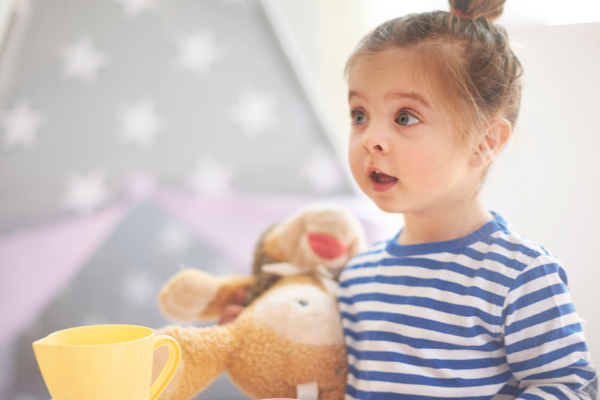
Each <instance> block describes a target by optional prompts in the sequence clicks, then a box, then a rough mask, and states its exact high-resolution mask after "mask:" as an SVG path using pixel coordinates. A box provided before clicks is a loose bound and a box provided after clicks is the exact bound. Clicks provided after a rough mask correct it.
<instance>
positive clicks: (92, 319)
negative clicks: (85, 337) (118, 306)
mask: <svg viewBox="0 0 600 400" xmlns="http://www.w3.org/2000/svg"><path fill="white" fill-rule="evenodd" d="M106 324H110V319H109V318H108V317H107V316H105V315H102V314H99V313H90V312H86V313H85V316H84V317H83V319H82V321H81V326H85V325H106Z"/></svg>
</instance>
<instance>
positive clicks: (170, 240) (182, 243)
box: [159, 223, 192, 254]
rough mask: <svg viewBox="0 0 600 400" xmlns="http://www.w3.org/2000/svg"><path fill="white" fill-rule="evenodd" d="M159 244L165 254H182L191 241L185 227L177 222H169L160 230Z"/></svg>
mask: <svg viewBox="0 0 600 400" xmlns="http://www.w3.org/2000/svg"><path fill="white" fill-rule="evenodd" d="M159 244H160V247H161V248H162V249H163V250H164V252H165V253H167V254H182V253H184V252H185V251H186V250H187V249H189V248H190V246H191V244H192V243H191V240H190V235H189V234H188V232H187V231H186V230H185V229H183V228H182V227H181V226H180V225H178V224H175V223H169V224H167V225H166V226H165V227H164V228H163V230H162V231H161V232H160V236H159Z"/></svg>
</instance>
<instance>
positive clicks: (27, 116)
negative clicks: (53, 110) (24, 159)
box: [0, 101, 45, 149]
mask: <svg viewBox="0 0 600 400" xmlns="http://www.w3.org/2000/svg"><path fill="white" fill-rule="evenodd" d="M44 120H45V117H44V115H43V114H42V113H40V112H35V111H33V110H32V109H31V106H30V105H29V102H28V101H21V102H20V103H18V104H17V105H16V106H15V107H14V108H13V109H12V110H11V111H7V112H5V113H4V114H3V115H0V126H2V127H3V128H4V130H5V131H6V135H5V136H4V144H5V146H6V147H8V148H9V149H10V148H13V147H16V146H22V147H24V148H26V149H30V148H32V147H33V146H34V145H35V144H36V143H37V136H36V131H37V130H38V129H39V128H40V127H41V126H42V125H43V124H44Z"/></svg>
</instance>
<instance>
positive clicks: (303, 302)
mask: <svg viewBox="0 0 600 400" xmlns="http://www.w3.org/2000/svg"><path fill="white" fill-rule="evenodd" d="M298 304H300V305H301V306H302V307H306V306H307V305H308V301H306V300H298Z"/></svg>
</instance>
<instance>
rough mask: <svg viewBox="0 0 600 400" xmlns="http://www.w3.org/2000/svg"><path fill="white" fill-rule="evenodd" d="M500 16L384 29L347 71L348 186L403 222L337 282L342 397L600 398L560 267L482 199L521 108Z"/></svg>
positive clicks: (427, 16)
mask: <svg viewBox="0 0 600 400" xmlns="http://www.w3.org/2000/svg"><path fill="white" fill-rule="evenodd" d="M503 4H504V0H450V6H451V10H452V11H451V12H449V13H448V12H444V11H434V12H428V13H422V14H411V15H407V16H405V17H401V18H397V19H394V20H391V21H388V22H386V23H384V24H382V25H381V26H379V27H377V28H376V29H375V30H374V31H373V32H371V33H369V34H368V35H367V36H366V37H365V38H364V39H363V40H362V42H361V43H360V44H359V46H358V48H357V50H356V51H355V53H354V54H353V55H352V56H351V57H350V59H349V61H348V64H347V75H348V86H349V105H350V110H351V117H352V129H351V133H350V147H349V159H350V166H351V169H352V173H353V176H354V178H355V179H356V181H357V183H358V184H359V186H360V187H361V189H362V190H363V191H364V192H365V193H366V194H367V195H368V196H369V197H370V198H371V199H372V200H373V201H374V202H375V203H376V204H377V206H379V207H380V208H381V209H382V210H384V211H387V212H396V213H402V214H403V215H404V219H405V226H404V228H403V229H402V230H401V231H400V232H399V233H398V234H397V235H396V236H394V237H393V238H391V239H390V240H388V241H386V242H381V243H378V244H375V245H374V246H373V247H372V248H371V249H369V250H368V251H367V252H365V253H363V254H360V255H358V256H356V257H355V258H354V259H353V260H352V261H351V262H350V264H349V265H348V266H347V267H346V268H345V269H344V271H343V272H342V274H341V276H340V291H339V304H340V310H341V313H342V318H343V323H344V333H345V336H346V343H347V350H348V364H349V374H348V386H347V395H346V398H347V399H377V400H381V399H467V398H468V399H514V398H517V397H518V398H522V399H556V398H558V399H574V398H583V399H595V398H596V395H597V394H596V392H597V376H596V369H595V368H594V366H593V365H592V364H590V355H589V352H588V349H587V346H586V343H585V340H584V337H583V333H582V330H581V326H580V324H579V318H578V316H577V313H576V312H575V309H574V307H573V304H572V302H571V298H570V296H569V293H568V287H567V278H566V275H565V271H564V269H563V267H562V264H561V262H560V261H559V260H558V259H557V258H556V257H555V256H554V255H553V254H552V253H550V252H549V251H547V250H546V249H544V248H543V247H542V246H540V245H538V244H536V243H534V242H532V241H530V240H527V239H525V238H523V237H521V236H520V235H519V234H517V233H516V232H514V231H512V230H511V228H510V226H509V225H508V223H507V222H506V221H505V220H504V219H503V218H502V216H501V215H500V214H498V213H496V212H493V211H489V210H488V209H487V208H486V207H485V206H484V205H483V204H482V201H481V199H480V197H479V192H480V188H481V185H482V183H483V181H484V178H485V176H486V173H487V170H488V168H489V166H490V164H491V162H492V160H493V159H494V157H495V155H496V154H497V153H498V152H499V151H500V150H501V149H502V147H503V146H504V145H505V143H506V141H507V140H508V138H509V137H510V134H511V132H512V129H513V128H514V126H515V122H516V120H517V116H518V113H519V105H520V99H521V84H520V76H521V73H522V70H521V65H520V63H519V60H518V59H517V58H516V57H515V55H514V54H513V52H512V51H511V49H510V47H509V42H508V37H507V34H506V31H505V30H504V29H503V28H502V27H501V26H498V25H494V24H493V23H492V21H493V20H495V19H496V18H498V17H499V16H500V15H501V14H502V8H503ZM240 309H241V306H232V307H230V308H229V309H227V310H226V311H225V312H224V315H223V318H222V320H221V323H224V322H227V321H229V320H231V319H233V318H234V317H235V315H236V314H237V313H239V311H240Z"/></svg>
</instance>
